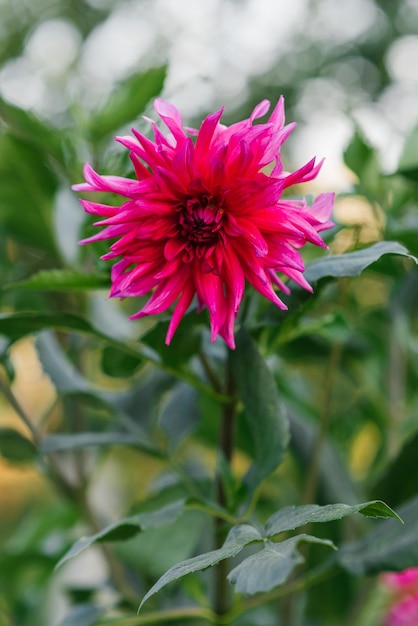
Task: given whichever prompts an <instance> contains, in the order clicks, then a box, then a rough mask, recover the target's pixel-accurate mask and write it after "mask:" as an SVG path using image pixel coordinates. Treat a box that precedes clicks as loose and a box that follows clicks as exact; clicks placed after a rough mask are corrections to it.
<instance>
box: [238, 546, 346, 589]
mask: <svg viewBox="0 0 418 626" xmlns="http://www.w3.org/2000/svg"><path fill="white" fill-rule="evenodd" d="M301 542H309V543H319V544H322V545H325V546H329V547H331V548H334V549H335V546H334V544H333V543H332V541H329V540H328V539H319V538H318V537H313V536H311V535H303V534H302V535H297V536H296V537H291V538H290V539H286V541H282V542H281V543H272V542H271V541H268V542H267V543H266V544H265V546H264V548H263V549H262V550H260V552H257V553H256V554H253V555H252V556H249V557H248V558H246V559H245V560H244V561H242V563H240V564H239V565H238V566H237V567H235V568H234V569H233V570H232V571H231V572H230V573H229V575H228V580H229V582H231V583H232V584H233V585H235V590H236V591H237V592H238V593H243V594H246V595H253V594H255V593H261V592H266V591H270V589H273V588H274V587H277V586H278V585H281V584H283V583H284V582H285V581H286V580H287V578H288V577H289V575H290V574H291V573H292V571H293V570H294V568H295V567H296V566H297V565H300V563H303V562H304V558H303V556H302V555H301V554H300V552H299V551H298V549H297V546H298V545H299V543H301Z"/></svg>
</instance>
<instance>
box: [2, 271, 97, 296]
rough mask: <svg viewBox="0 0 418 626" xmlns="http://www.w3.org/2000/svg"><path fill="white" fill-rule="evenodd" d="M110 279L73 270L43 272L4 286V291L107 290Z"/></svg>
mask: <svg viewBox="0 0 418 626" xmlns="http://www.w3.org/2000/svg"><path fill="white" fill-rule="evenodd" d="M108 286H109V277H108V276H107V275H106V274H85V273H82V272H74V271H71V270H43V271H41V272H38V273H37V274H34V275H33V276H31V277H30V278H28V279H26V280H20V281H19V282H16V283H9V284H8V285H4V286H3V287H2V288H3V289H27V290H37V291H80V290H84V289H106V288H107V287H108Z"/></svg>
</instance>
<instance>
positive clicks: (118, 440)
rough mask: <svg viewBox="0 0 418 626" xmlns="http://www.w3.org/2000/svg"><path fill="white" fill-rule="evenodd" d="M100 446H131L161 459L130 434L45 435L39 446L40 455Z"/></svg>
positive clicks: (152, 447)
mask: <svg viewBox="0 0 418 626" xmlns="http://www.w3.org/2000/svg"><path fill="white" fill-rule="evenodd" d="M102 446H131V447H132V448H137V449H138V450H141V451H142V452H147V453H148V454H152V455H153V456H157V457H160V458H161V456H162V455H161V452H160V451H159V450H158V449H157V448H156V447H155V446H153V445H152V444H151V443H149V442H148V441H146V440H141V439H139V437H136V436H135V435H133V434H130V433H121V432H111V433H96V432H93V433H88V432H87V433H86V432H85V433H76V434H74V435H47V436H46V437H45V438H44V439H43V441H42V444H41V446H40V452H41V453H42V454H50V453H51V452H63V451H65V450H81V449H83V448H90V447H102Z"/></svg>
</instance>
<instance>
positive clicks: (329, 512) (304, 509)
mask: <svg viewBox="0 0 418 626" xmlns="http://www.w3.org/2000/svg"><path fill="white" fill-rule="evenodd" d="M355 513H361V514H362V515H364V516H365V517H384V518H387V517H393V518H395V519H397V520H398V521H401V520H400V518H399V516H398V515H397V514H396V513H395V511H392V509H391V508H390V507H388V506H387V504H385V503H384V502H380V501H379V500H372V501H370V502H364V503H363V504H357V505H355V506H349V505H347V504H327V505H326V506H319V505H318V504H305V505H301V506H288V507H284V508H283V509H280V511H278V512H277V513H274V515H272V516H271V517H270V518H269V519H268V520H267V523H266V526H265V532H266V535H267V537H273V536H274V535H277V534H278V533H282V532H284V531H288V530H295V528H300V527H301V526H304V525H305V524H310V523H312V522H330V521H332V520H337V519H342V518H343V517H347V516H348V515H354V514H355Z"/></svg>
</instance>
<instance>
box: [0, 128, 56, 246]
mask: <svg viewBox="0 0 418 626" xmlns="http://www.w3.org/2000/svg"><path fill="white" fill-rule="evenodd" d="M0 180H1V181H2V182H1V203H0V221H1V223H2V231H3V232H4V233H6V234H7V235H9V236H11V237H13V238H14V239H16V240H17V241H19V242H20V243H23V244H25V245H28V246H31V247H35V248H40V249H41V250H42V251H45V252H47V253H48V254H50V255H51V256H52V257H57V256H58V253H57V248H56V245H55V239H54V234H53V225H52V207H53V200H54V194H55V192H56V190H57V188H58V179H57V177H56V176H55V175H54V174H53V172H52V171H51V170H50V169H49V167H48V166H47V165H46V164H45V162H44V161H43V160H42V158H40V156H39V151H38V150H36V149H35V148H33V147H32V146H30V145H28V144H25V143H24V142H22V141H21V140H18V139H16V138H14V137H11V136H10V135H7V134H6V133H5V134H3V135H0Z"/></svg>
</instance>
